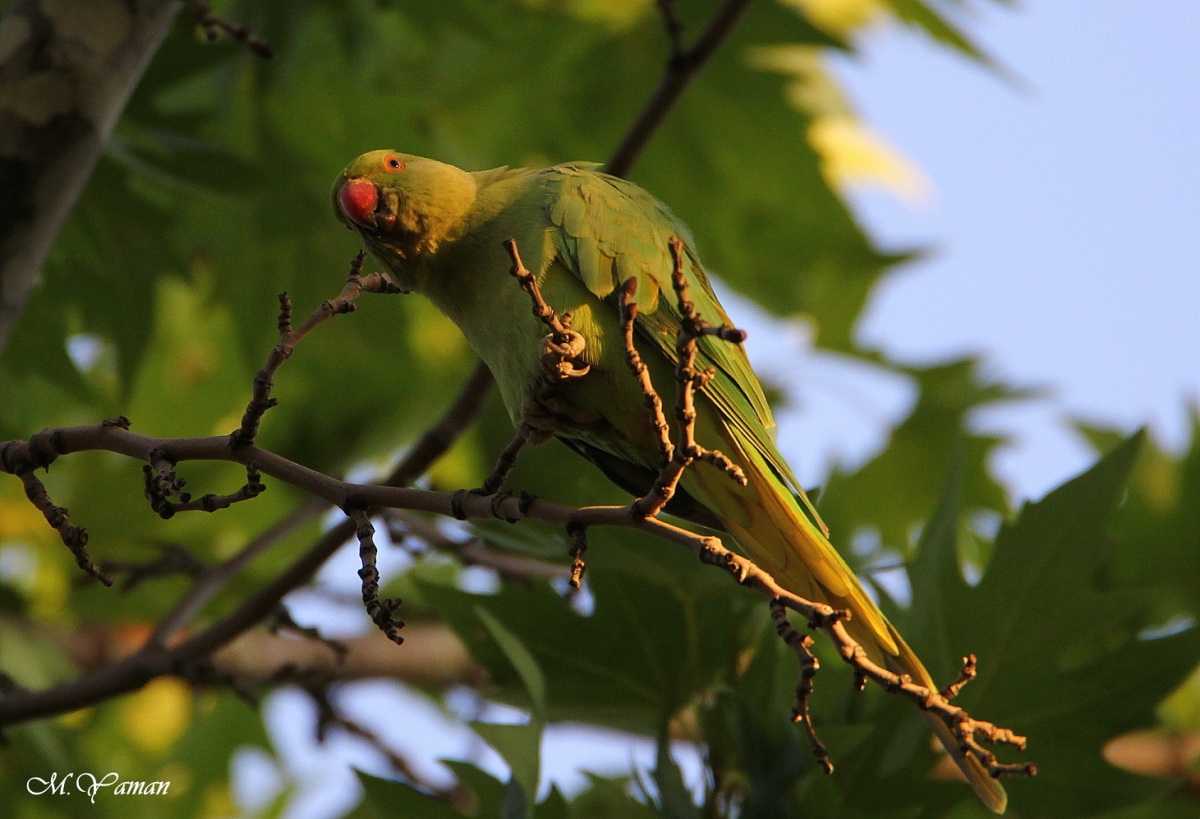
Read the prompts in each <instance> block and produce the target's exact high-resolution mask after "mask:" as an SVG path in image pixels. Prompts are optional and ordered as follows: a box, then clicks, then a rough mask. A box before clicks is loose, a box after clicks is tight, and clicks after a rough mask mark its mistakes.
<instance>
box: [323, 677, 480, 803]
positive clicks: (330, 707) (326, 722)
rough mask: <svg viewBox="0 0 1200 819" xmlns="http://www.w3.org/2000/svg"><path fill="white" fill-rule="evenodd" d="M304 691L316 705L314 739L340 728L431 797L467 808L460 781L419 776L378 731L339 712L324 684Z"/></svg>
mask: <svg viewBox="0 0 1200 819" xmlns="http://www.w3.org/2000/svg"><path fill="white" fill-rule="evenodd" d="M306 691H307V692H308V695H309V696H310V697H312V699H313V703H314V704H315V705H316V706H317V727H316V733H317V742H320V743H324V742H325V741H326V739H327V738H328V736H329V729H330V728H337V729H340V730H342V731H345V732H346V733H347V734H349V735H350V736H352V737H356V738H358V739H360V740H362V741H363V742H365V743H367V745H369V746H370V747H371V748H372V749H374V750H375V752H376V753H378V754H379V755H380V756H382V757H383V758H384V759H386V760H387V761H388V764H389V765H391V766H392V769H393V770H395V771H396V773H398V774H399V775H400V776H401V777H403V778H404V779H405V780H406V781H408V782H410V783H412V784H413V785H416V786H417V787H419V788H420V789H421V790H422V791H424V792H426V793H428V794H429V795H430V796H432V797H434V798H435V799H438V800H439V801H442V802H445V803H446V804H448V805H453V806H456V807H459V808H463V809H467V808H468V807H469V806H470V805H471V804H472V800H473V796H472V794H471V792H470V791H469V790H468V789H467V788H466V787H465V786H464V785H461V784H456V785H453V786H451V787H449V788H441V787H438V786H436V785H434V784H433V783H431V782H429V781H428V780H426V779H424V778H423V777H421V776H420V774H418V773H417V771H416V769H415V768H413V766H412V765H411V764H410V763H409V761H408V760H407V759H406V758H405V757H404V756H403V755H401V754H400V753H399V752H398V751H396V750H395V749H394V748H392V747H391V746H390V745H388V743H387V742H385V741H384V740H383V738H382V737H380V736H379V734H377V733H375V732H374V731H372V730H371V729H370V728H367V727H366V726H365V725H363V724H362V723H361V722H358V721H357V720H353V719H350V718H349V717H347V716H346V715H345V714H343V713H342V712H341V710H340V709H339V708H338V707H337V706H336V705H334V703H333V698H332V696H331V694H330V691H329V688H328V687H325V686H311V687H307V688H306Z"/></svg>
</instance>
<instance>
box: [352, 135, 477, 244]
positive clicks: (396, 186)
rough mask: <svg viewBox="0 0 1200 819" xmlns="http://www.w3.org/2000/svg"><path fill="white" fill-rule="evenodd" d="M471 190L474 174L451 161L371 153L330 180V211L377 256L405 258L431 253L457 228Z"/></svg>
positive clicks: (472, 197)
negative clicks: (455, 165)
mask: <svg viewBox="0 0 1200 819" xmlns="http://www.w3.org/2000/svg"><path fill="white" fill-rule="evenodd" d="M476 192H477V187H476V184H475V180H474V178H473V177H472V176H471V175H470V174H469V173H467V172H466V171H463V170H460V169H459V168H456V167H454V166H453V165H447V164H446V163H444V162H438V161H436V160H433V159H425V158H424V157H420V156H413V155H411V154H402V153H398V152H396V151H371V152H370V153H365V154H363V155H362V156H360V157H358V158H357V159H355V160H354V161H353V162H351V163H350V164H349V165H347V166H346V168H345V169H344V170H343V171H342V173H341V174H340V175H339V176H338V178H337V180H336V181H335V182H334V183H333V210H334V213H335V214H336V215H337V217H338V219H339V220H340V221H341V222H342V224H344V225H345V226H346V227H348V228H350V229H352V230H357V231H359V232H360V233H361V234H362V235H363V238H364V239H365V240H366V242H367V244H368V245H369V246H370V247H371V249H372V250H373V251H376V253H377V255H380V256H389V257H399V258H401V259H408V258H412V257H413V256H416V255H420V254H423V253H432V252H435V251H436V250H437V247H438V245H439V244H441V243H442V242H443V241H444V240H446V239H448V238H452V237H453V236H454V235H455V234H456V233H458V232H459V231H461V230H462V228H463V217H464V216H465V215H466V213H467V211H469V210H470V207H471V203H472V202H474V200H475V194H476ZM384 250H386V251H388V252H387V253H380V251H384Z"/></svg>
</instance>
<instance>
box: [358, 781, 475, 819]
mask: <svg viewBox="0 0 1200 819" xmlns="http://www.w3.org/2000/svg"><path fill="white" fill-rule="evenodd" d="M354 773H355V774H356V775H357V776H358V781H359V784H361V785H362V788H363V798H362V801H361V802H359V803H358V807H357V808H356V809H355V811H354V813H353V814H351V815H352V816H353V817H355V819H389V817H393V816H420V817H421V819H462V817H463V816H464V814H462V813H460V812H459V811H457V810H455V809H454V808H452V807H450V806H449V805H447V804H446V803H445V802H443V801H442V800H440V799H436V798H435V797H433V796H430V795H429V794H426V793H422V792H421V791H419V790H417V789H416V788H414V787H412V786H411V785H408V784H406V783H404V782H398V781H396V780H393V779H381V778H379V777H377V776H372V775H371V774H368V773H364V772H362V771H358V770H356V771H355V772H354Z"/></svg>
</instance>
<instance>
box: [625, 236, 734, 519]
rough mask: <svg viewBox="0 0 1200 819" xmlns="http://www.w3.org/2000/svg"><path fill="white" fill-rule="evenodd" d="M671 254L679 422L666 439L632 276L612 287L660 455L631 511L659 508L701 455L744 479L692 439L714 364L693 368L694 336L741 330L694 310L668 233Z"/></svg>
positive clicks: (726, 335)
mask: <svg viewBox="0 0 1200 819" xmlns="http://www.w3.org/2000/svg"><path fill="white" fill-rule="evenodd" d="M670 248H671V257H672V259H673V260H674V264H675V267H674V271H673V273H672V276H671V284H672V286H673V287H674V289H675V296H676V299H677V302H678V308H679V313H680V316H681V320H680V325H679V335H678V336H677V338H676V341H675V349H676V352H677V353H678V355H679V360H678V363H677V364H676V367H675V380H676V382H677V384H678V388H677V390H676V395H675V399H676V400H675V417H676V418H677V419H678V421H679V426H678V430H677V434H676V438H675V440H672V439H671V428H670V425H669V424H668V423H667V417H666V413H665V412H664V410H663V402H662V398H661V397H659V395H658V391H657V390H656V389H655V387H654V384H653V382H652V381H651V379H650V373H649V370H647V368H646V365H645V363H644V362H643V361H642V358H641V355H640V354H639V353H638V351H637V346H636V345H635V344H634V324H635V322H636V320H637V312H638V307H637V302H636V301H634V296H635V295H636V294H637V287H638V284H637V279H636V278H630V279H627V280H626V281H625V283H624V284H623V285H622V286H621V288H620V289H619V290H618V291H617V306H618V308H619V310H620V313H621V330H622V335H623V338H624V342H625V363H626V364H627V365H628V367H629V370H630V372H632V373H633V377H634V378H636V379H637V381H638V384H639V385H640V386H641V388H642V395H643V396H644V398H645V403H646V411H647V413H648V414H649V416H650V422H651V424H652V425H653V426H654V429H655V430H657V432H658V438H659V453H660V455H661V457H662V467H661V468H660V470H659V474H658V478H657V479H656V480H655V481H654V485H653V486H652V487H651V488H650V491H648V492H647V493H646V494H645V495H643V496H642V497H640V498H638V499H637V500H635V501H634V502H633V503H632V504H631V505H630V507H629V510H630V512H631V513H632V514H633V515H634V516H635V517H640V518H650V517H655V516H657V515H658V514H659V512H661V511H662V510H663V509H664V508H665V507H666V505H667V504H668V503H669V502H670V500H671V498H672V497H673V496H674V495H675V490H676V488H677V487H678V486H679V480H680V479H681V478H682V477H683V473H684V471H685V470H686V469H687V468H688V467H689V466H691V465H692V464H693V463H694V462H695V461H704V462H705V463H709V464H712V465H713V466H715V467H717V468H718V469H720V470H722V471H723V472H724V473H725V474H726V475H728V476H729V477H730V478H731V479H732V480H733V481H735V482H736V483H739V484H741V485H742V486H745V485H746V473H745V472H743V471H742V468H741V467H739V466H738V465H737V464H735V463H734V462H733V461H732V460H730V458H729V457H728V456H726V455H725V454H724V453H722V452H721V451H719V450H716V449H706V448H704V447H703V446H701V445H700V444H699V443H698V442H697V441H696V407H695V395H696V390H702V389H704V387H705V385H706V384H708V382H709V381H710V380H711V379H712V377H713V374H714V373H715V370H714V369H712V368H709V369H707V370H697V369H696V354H697V352H698V347H697V344H696V340H697V339H698V338H700V337H701V336H708V335H711V336H717V337H718V338H721V339H723V340H725V341H728V342H731V343H740V342H741V341H743V340H744V339H745V338H746V334H745V333H744V332H742V331H741V330H738V329H736V328H733V327H726V326H724V325H722V326H720V327H714V326H713V325H711V324H709V323H708V322H707V321H705V320H704V319H703V318H702V317H701V315H700V314H699V313H698V312H696V305H695V304H693V303H692V302H691V301H690V300H689V299H688V282H687V277H686V275H685V274H684V249H683V242H682V241H680V240H679V238H678V237H674V236H673V237H671V242H670Z"/></svg>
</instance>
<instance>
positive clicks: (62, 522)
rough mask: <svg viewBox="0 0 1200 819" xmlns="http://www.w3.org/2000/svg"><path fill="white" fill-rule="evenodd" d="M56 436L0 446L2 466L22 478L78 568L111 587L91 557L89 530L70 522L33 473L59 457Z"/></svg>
mask: <svg viewBox="0 0 1200 819" xmlns="http://www.w3.org/2000/svg"><path fill="white" fill-rule="evenodd" d="M53 436H54V433H53V432H50V431H43V432H39V433H38V434H37V435H34V436H33V437H32V438H30V439H29V440H28V441H22V442H17V441H9V442H8V443H6V444H4V445H3V446H2V447H0V466H2V467H3V469H4V471H5V472H8V473H10V474H12V475H16V476H17V477H18V478H20V479H21V483H22V484H23V485H24V487H25V497H27V498H29V502H30V503H32V504H33V505H34V507H36V508H37V510H38V511H39V512H41V513H42V516H43V517H45V518H46V522H47V523H48V524H50V526H51V528H53V529H55V530H56V531H57V532H58V534H59V537H61V538H62V542H63V544H65V545H66V547H67V548H68V549H69V550H70V551H71V554H72V555H74V556H75V563H76V564H77V565H78V566H79V568H81V569H83V571H85V572H86V573H87V574H89V575H91V576H92V577H94V578H96V579H97V580H99V581H100V582H101V583H103V584H104V585H105V586H111V585H112V582H113V581H112V577H110V576H109V575H108V574H107V573H105V572H104V571H103V570H102V569H101V568H100V567H99V566H97V565H96V564H95V563H94V562H93V561H92V558H91V555H89V554H88V550H87V542H88V533H87V530H86V529H84V528H83V527H82V526H76V525H75V524H74V523H72V522H71V515H70V513H69V512H67V510H66V508H65V507H62V506H58V505H56V504H55V503H54V501H52V500H51V499H50V493H49V492H47V491H46V485H45V484H43V483H42V482H41V480H40V479H39V478H38V476H37V475H35V474H34V470H35V469H37V468H39V467H40V468H42V469H47V470H48V469H49V468H50V464H51V463H53V462H54V460H55V458H57V457H58V454H57V452H56V451H55V450H56V448H57V447H56V444H55V442H54V440H53Z"/></svg>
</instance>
